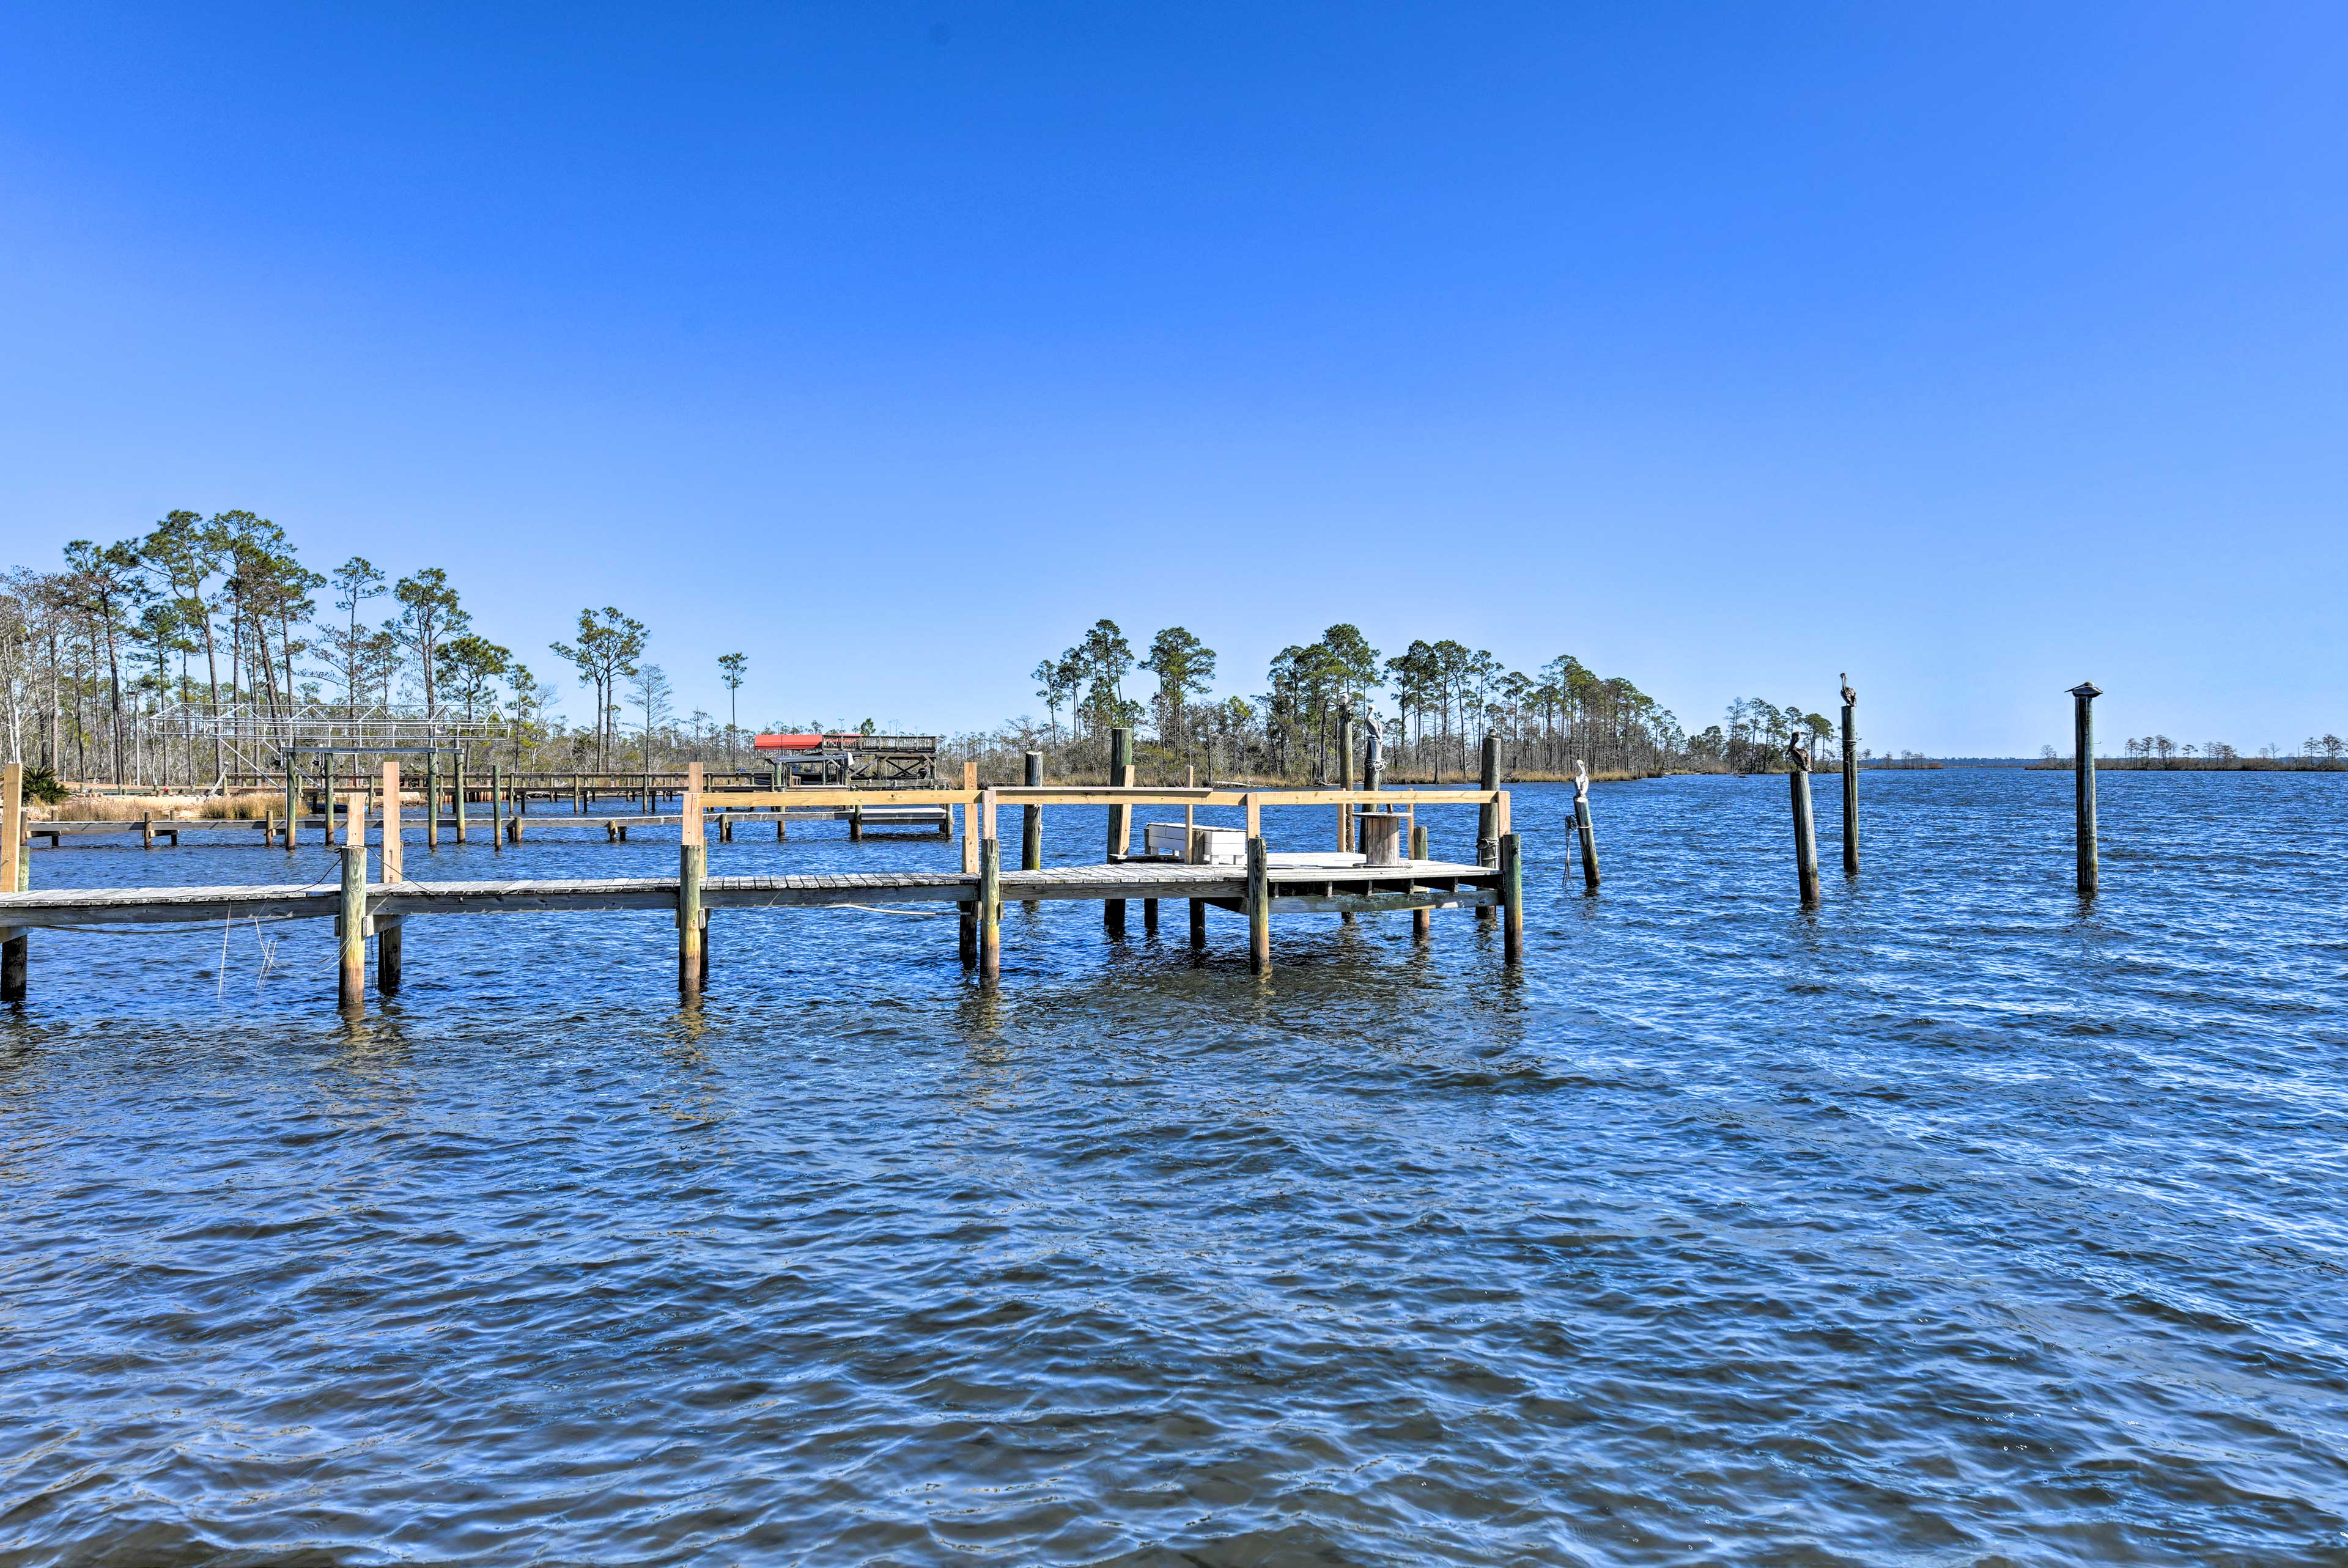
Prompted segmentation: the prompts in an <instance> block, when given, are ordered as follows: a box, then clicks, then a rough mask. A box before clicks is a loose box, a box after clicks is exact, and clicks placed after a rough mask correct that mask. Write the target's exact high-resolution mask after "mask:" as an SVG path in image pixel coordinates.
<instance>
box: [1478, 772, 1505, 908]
mask: <svg viewBox="0 0 2348 1568" xmlns="http://www.w3.org/2000/svg"><path fill="white" fill-rule="evenodd" d="M1476 787H1477V788H1478V789H1482V790H1497V789H1498V788H1499V787H1500V737H1499V736H1498V735H1486V736H1485V737H1484V745H1483V749H1482V754H1481V756H1480V757H1479V758H1478V768H1477V774H1476ZM1476 864H1477V865H1478V866H1498V865H1499V864H1500V829H1499V816H1498V808H1497V807H1495V806H1492V805H1488V804H1487V805H1479V806H1478V807H1477V808H1476ZM1476 918H1477V919H1478V920H1489V919H1490V918H1492V907H1491V906H1490V905H1489V904H1479V905H1478V906H1477V907H1476Z"/></svg>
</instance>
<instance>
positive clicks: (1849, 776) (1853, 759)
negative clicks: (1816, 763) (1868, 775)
mask: <svg viewBox="0 0 2348 1568" xmlns="http://www.w3.org/2000/svg"><path fill="white" fill-rule="evenodd" d="M1842 874H1843V875H1844V876H1858V875H1859V693H1858V692H1854V691H1852V690H1851V689H1850V677H1849V675H1845V676H1844V677H1843V678H1842Z"/></svg>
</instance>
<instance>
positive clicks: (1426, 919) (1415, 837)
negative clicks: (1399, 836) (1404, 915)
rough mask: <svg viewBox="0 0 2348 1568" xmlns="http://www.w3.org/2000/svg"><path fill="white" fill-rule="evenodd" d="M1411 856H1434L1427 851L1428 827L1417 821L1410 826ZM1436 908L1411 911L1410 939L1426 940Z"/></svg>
mask: <svg viewBox="0 0 2348 1568" xmlns="http://www.w3.org/2000/svg"><path fill="white" fill-rule="evenodd" d="M1410 857H1411V858H1412V859H1413V860H1427V859H1432V858H1433V856H1429V855H1428V854H1427V853H1426V829H1425V828H1424V827H1421V826H1419V825H1417V824H1416V823H1413V824H1411V828H1410ZM1434 929H1435V911H1434V910H1432V909H1426V908H1418V909H1413V910H1412V911H1411V912H1410V939H1411V940H1412V941H1414V942H1424V941H1426V938H1428V936H1430V935H1431V934H1432V933H1433V932H1434Z"/></svg>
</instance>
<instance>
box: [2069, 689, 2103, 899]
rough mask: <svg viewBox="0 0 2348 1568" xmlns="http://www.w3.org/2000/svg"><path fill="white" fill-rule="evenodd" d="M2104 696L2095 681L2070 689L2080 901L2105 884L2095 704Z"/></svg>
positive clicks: (2093, 893)
mask: <svg viewBox="0 0 2348 1568" xmlns="http://www.w3.org/2000/svg"><path fill="white" fill-rule="evenodd" d="M2103 694H2104V690H2103V688H2102V687H2100V686H2098V685H2096V683H2095V682H2093V681H2082V682H2079V683H2078V684H2077V685H2076V686H2074V687H2072V688H2071V728H2072V737H2071V743H2072V746H2073V748H2074V754H2075V758H2076V760H2075V763H2074V764H2073V771H2074V776H2075V782H2076V801H2075V828H2076V832H2077V835H2078V854H2079V897H2082V898H2093V897H2095V896H2096V888H2097V887H2098V886H2100V885H2101V883H2102V880H2103V878H2102V866H2101V865H2100V864H2099V862H2098V860H2097V857H2096V713H2095V709H2094V706H2093V704H2094V702H2095V701H2096V698H2098V697H2100V696H2102V695H2103Z"/></svg>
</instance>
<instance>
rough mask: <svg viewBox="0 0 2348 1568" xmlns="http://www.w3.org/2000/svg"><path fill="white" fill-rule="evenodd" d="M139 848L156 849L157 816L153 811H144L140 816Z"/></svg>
mask: <svg viewBox="0 0 2348 1568" xmlns="http://www.w3.org/2000/svg"><path fill="white" fill-rule="evenodd" d="M154 847H155V814H154V813H153V812H151V811H142V812H140V813H139V848H141V849H152V848H154Z"/></svg>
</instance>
